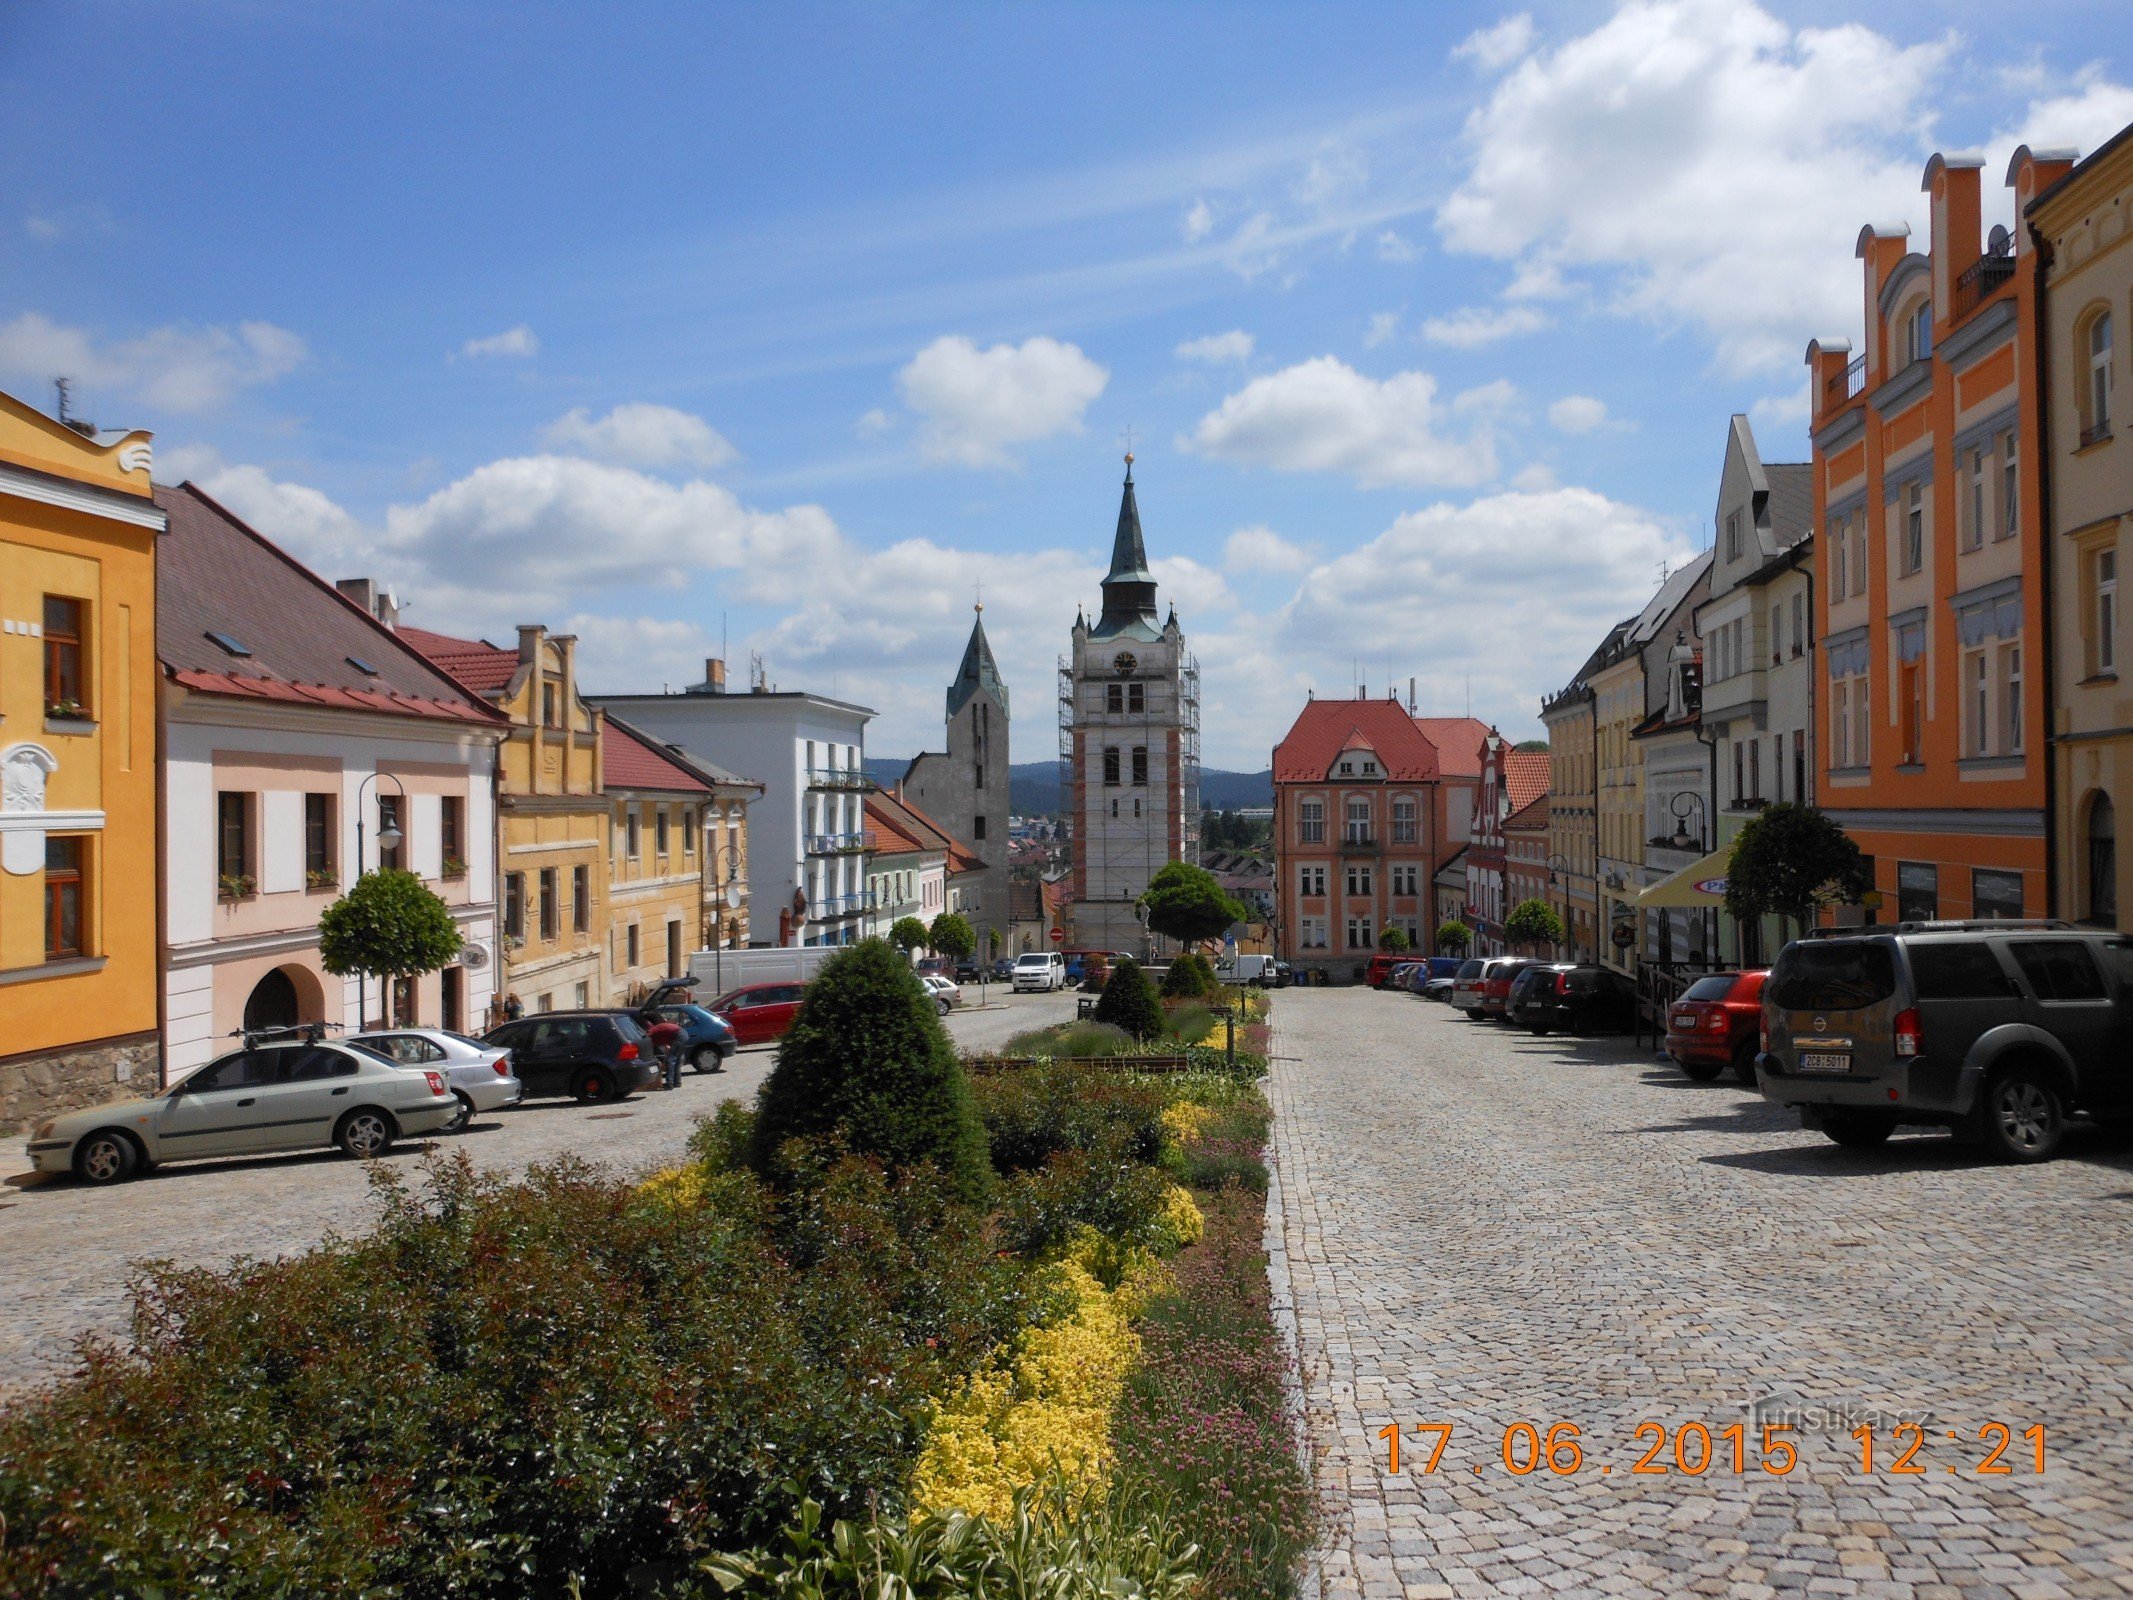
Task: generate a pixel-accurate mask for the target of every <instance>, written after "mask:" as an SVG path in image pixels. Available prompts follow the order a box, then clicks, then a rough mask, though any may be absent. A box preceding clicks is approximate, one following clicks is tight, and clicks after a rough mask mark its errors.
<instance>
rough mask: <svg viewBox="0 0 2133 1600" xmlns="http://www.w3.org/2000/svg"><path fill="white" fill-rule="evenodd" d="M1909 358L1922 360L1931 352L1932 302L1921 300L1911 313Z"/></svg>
mask: <svg viewBox="0 0 2133 1600" xmlns="http://www.w3.org/2000/svg"><path fill="white" fill-rule="evenodd" d="M1910 345H1911V359H1912V360H1913V361H1923V360H1925V359H1926V358H1927V357H1928V356H1930V355H1932V354H1933V302H1932V301H1930V300H1921V301H1920V302H1919V303H1918V306H1917V309H1915V310H1914V311H1912V313H1911V338H1910Z"/></svg>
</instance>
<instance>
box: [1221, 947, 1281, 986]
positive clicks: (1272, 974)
mask: <svg viewBox="0 0 2133 1600" xmlns="http://www.w3.org/2000/svg"><path fill="white" fill-rule="evenodd" d="M1281 969H1282V963H1281V962H1279V961H1276V960H1275V959H1274V958H1273V957H1272V956H1262V955H1253V954H1249V953H1247V954H1244V955H1240V956H1238V957H1237V959H1236V961H1235V962H1234V963H1233V964H1232V965H1231V966H1230V967H1229V968H1228V969H1227V970H1226V971H1224V972H1223V973H1222V979H1223V981H1224V982H1226V983H1256V984H1258V985H1259V987H1260V988H1262V989H1272V988H1275V987H1277V986H1278V984H1279V982H1280V973H1281Z"/></svg>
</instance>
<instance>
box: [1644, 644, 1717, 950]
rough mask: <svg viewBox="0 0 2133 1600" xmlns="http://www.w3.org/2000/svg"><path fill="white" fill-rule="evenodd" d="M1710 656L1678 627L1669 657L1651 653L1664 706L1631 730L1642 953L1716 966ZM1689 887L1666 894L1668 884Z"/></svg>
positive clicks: (1649, 667)
mask: <svg viewBox="0 0 2133 1600" xmlns="http://www.w3.org/2000/svg"><path fill="white" fill-rule="evenodd" d="M1703 664H1704V656H1703V652H1701V651H1699V650H1697V649H1696V648H1695V647H1694V646H1692V645H1690V644H1689V643H1688V638H1687V635H1686V634H1685V633H1684V632H1682V631H1681V630H1678V629H1677V630H1676V632H1675V635H1674V643H1673V644H1672V646H1671V647H1669V648H1668V650H1667V651H1666V653H1665V655H1664V656H1657V655H1647V656H1646V658H1645V665H1646V669H1647V670H1656V671H1658V672H1660V673H1662V674H1663V679H1664V681H1663V686H1662V688H1661V693H1662V694H1663V696H1664V699H1663V701H1662V703H1661V704H1660V707H1659V709H1658V710H1656V711H1653V712H1651V713H1649V714H1648V715H1647V716H1646V717H1645V719H1644V721H1643V722H1641V723H1639V724H1638V725H1637V727H1635V728H1634V729H1632V730H1631V732H1630V742H1631V744H1632V746H1633V747H1634V750H1635V759H1636V762H1637V765H1638V768H1639V770H1640V772H1641V773H1642V782H1641V785H1640V788H1641V791H1642V794H1643V797H1644V817H1643V833H1642V844H1643V856H1644V860H1643V871H1642V878H1641V882H1642V884H1643V887H1642V888H1641V889H1640V890H1639V892H1638V895H1637V905H1638V909H1639V911H1640V913H1641V915H1640V919H1639V920H1640V923H1641V926H1640V928H1639V930H1638V933H1639V940H1638V945H1637V946H1632V947H1631V948H1632V949H1641V954H1642V958H1643V959H1645V960H1647V961H1657V962H1659V963H1661V964H1663V965H1668V966H1672V965H1675V964H1677V963H1687V964H1688V965H1691V966H1706V965H1711V964H1714V963H1715V961H1716V959H1717V947H1718V929H1717V925H1716V923H1715V921H1714V912H1713V910H1712V907H1713V906H1714V905H1715V904H1716V903H1717V899H1718V897H1717V896H1715V895H1713V894H1712V893H1711V892H1710V891H1709V889H1708V888H1707V887H1703V886H1704V885H1708V884H1709V883H1711V882H1712V881H1714V880H1713V878H1712V873H1713V872H1714V870H1716V869H1715V868H1714V866H1713V865H1712V864H1711V863H1712V862H1714V861H1715V860H1716V858H1715V857H1714V856H1712V855H1711V854H1710V848H1711V843H1710V819H1711V755H1712V746H1711V742H1710V736H1709V733H1708V731H1707V730H1706V728H1705V726H1704V720H1703V697H1702V673H1703ZM1684 880H1685V881H1684ZM1677 888H1678V889H1685V890H1686V891H1688V892H1686V893H1681V892H1675V893H1668V892H1667V891H1668V890H1670V889H1677Z"/></svg>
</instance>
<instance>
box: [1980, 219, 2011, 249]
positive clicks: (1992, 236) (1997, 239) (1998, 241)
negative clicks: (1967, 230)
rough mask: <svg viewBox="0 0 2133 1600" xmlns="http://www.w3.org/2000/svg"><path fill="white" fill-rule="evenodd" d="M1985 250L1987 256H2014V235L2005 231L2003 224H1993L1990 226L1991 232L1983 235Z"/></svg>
mask: <svg viewBox="0 0 2133 1600" xmlns="http://www.w3.org/2000/svg"><path fill="white" fill-rule="evenodd" d="M1985 250H1986V253H1987V254H1989V255H1996V256H2006V255H2013V254H2014V235H2013V234H2011V233H2009V232H2008V231H2007V228H2006V225H2005V224H2004V223H1998V222H1995V223H1994V224H1993V225H1992V231H1991V232H1990V233H1988V234H1986V235H1985Z"/></svg>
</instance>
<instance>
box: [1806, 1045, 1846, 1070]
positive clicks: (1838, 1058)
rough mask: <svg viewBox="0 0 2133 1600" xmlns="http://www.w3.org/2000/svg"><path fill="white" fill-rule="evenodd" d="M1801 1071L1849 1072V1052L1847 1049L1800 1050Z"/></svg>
mask: <svg viewBox="0 0 2133 1600" xmlns="http://www.w3.org/2000/svg"><path fill="white" fill-rule="evenodd" d="M1800 1070H1801V1071H1802V1072H1849V1071H1851V1070H1852V1057H1851V1052H1850V1051H1848V1050H1802V1051H1801V1052H1800Z"/></svg>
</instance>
